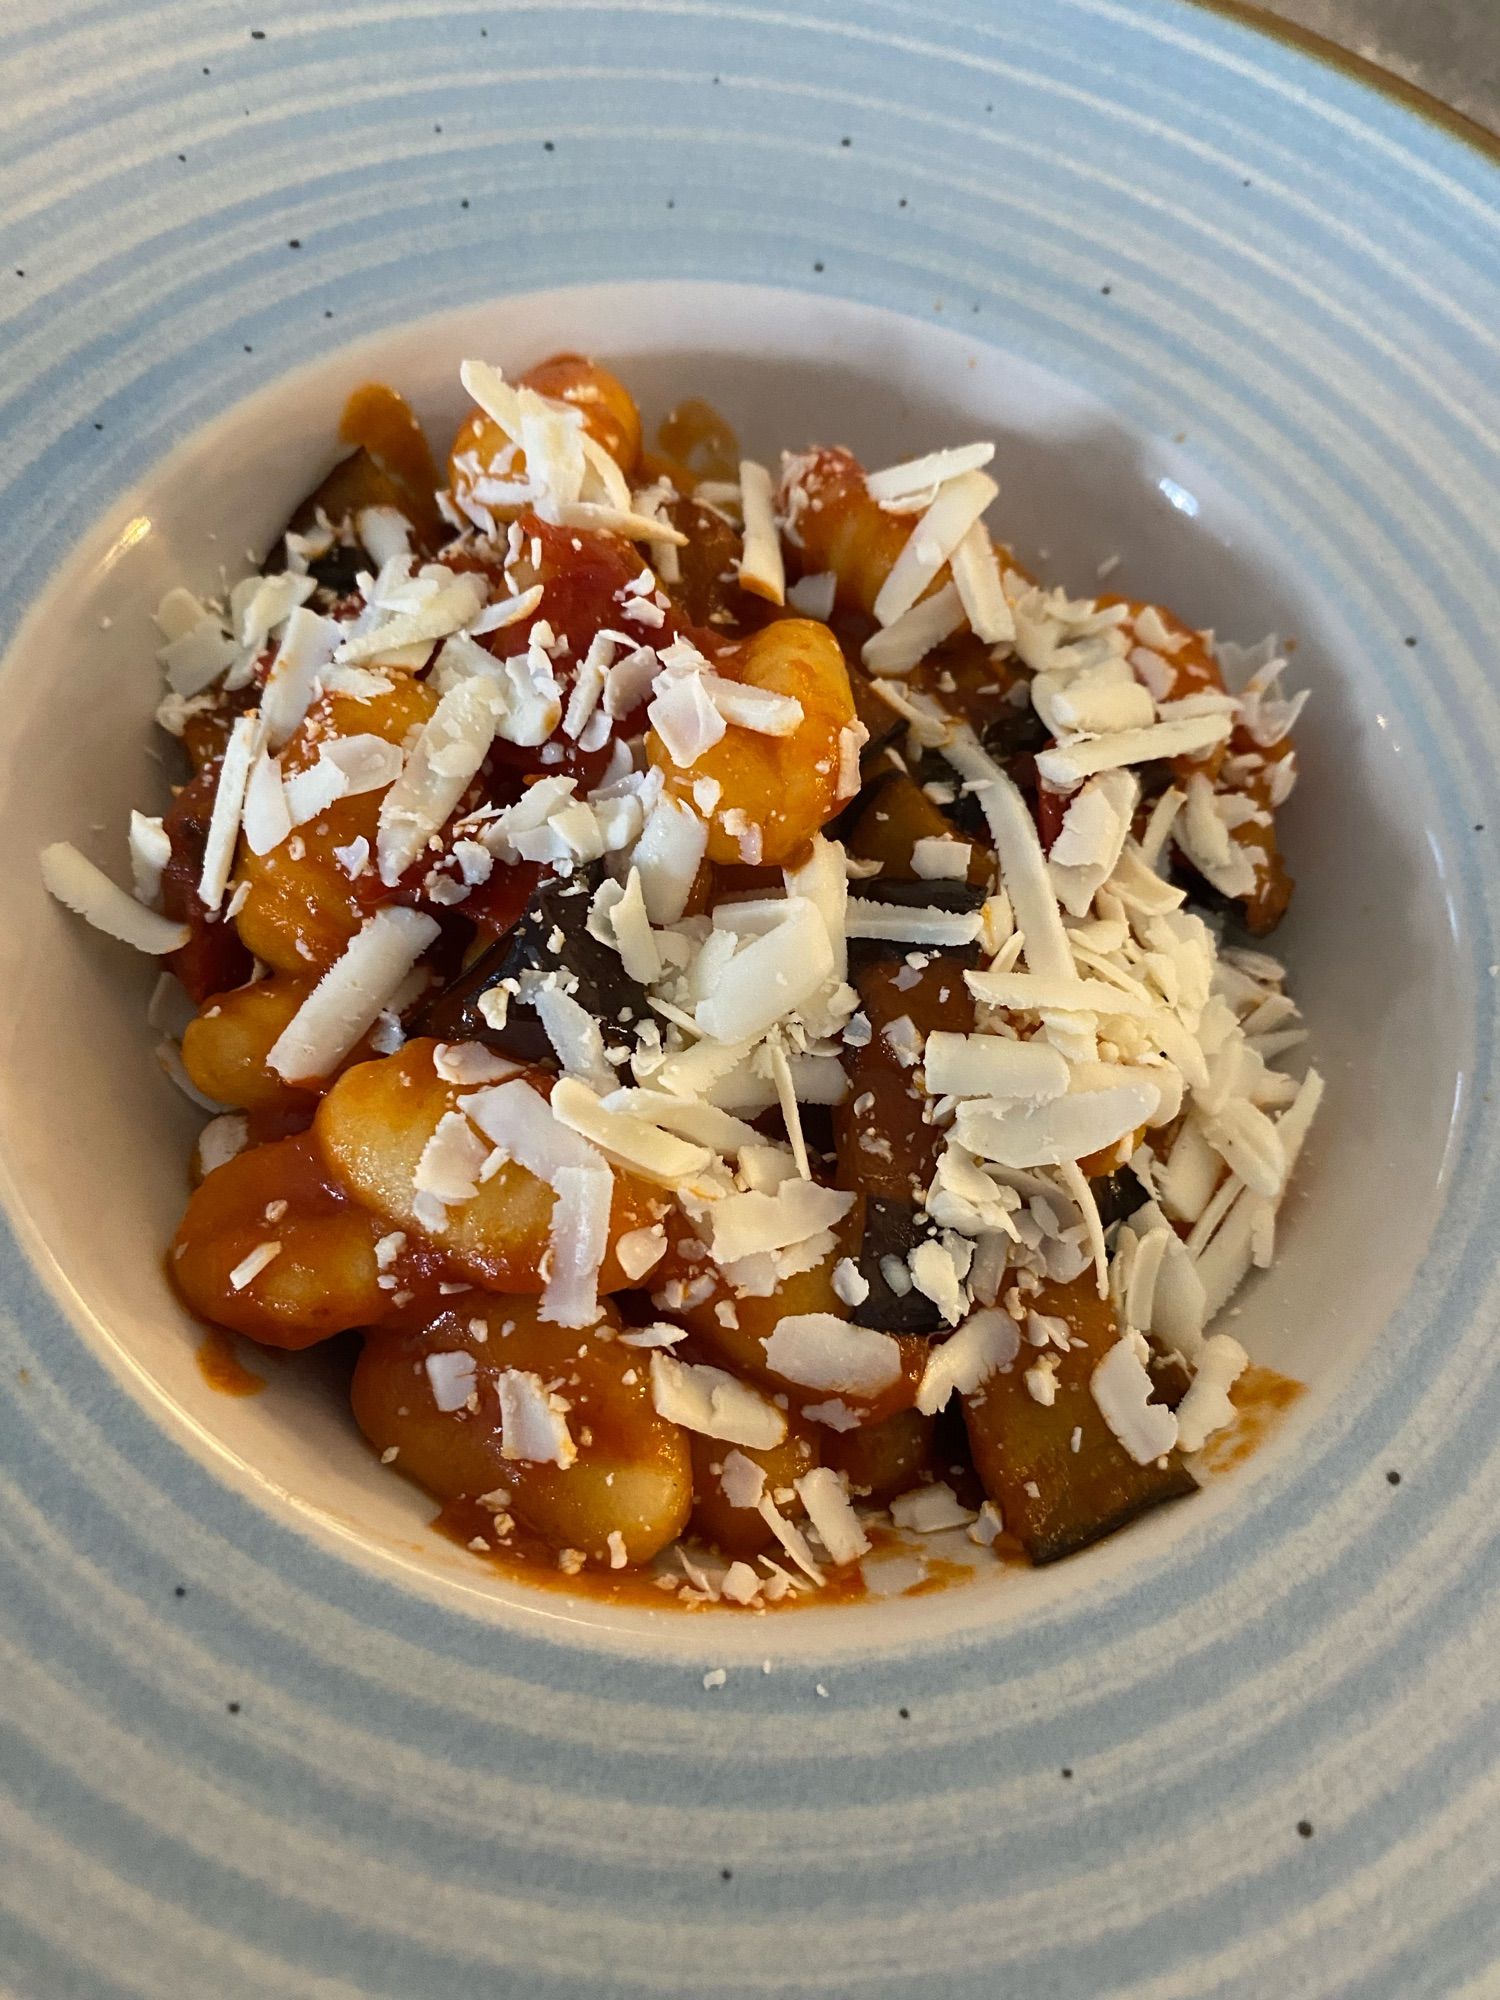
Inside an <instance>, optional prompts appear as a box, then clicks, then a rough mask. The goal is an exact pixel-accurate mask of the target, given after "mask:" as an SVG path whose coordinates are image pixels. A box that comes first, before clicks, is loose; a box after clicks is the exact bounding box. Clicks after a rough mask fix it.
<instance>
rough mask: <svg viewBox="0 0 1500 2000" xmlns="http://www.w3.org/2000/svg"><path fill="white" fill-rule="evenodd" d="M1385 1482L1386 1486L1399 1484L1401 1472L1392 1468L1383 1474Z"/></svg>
mask: <svg viewBox="0 0 1500 2000" xmlns="http://www.w3.org/2000/svg"><path fill="white" fill-rule="evenodd" d="M1385 1483H1386V1485H1387V1486H1399V1485H1400V1484H1401V1474H1400V1473H1399V1472H1397V1471H1395V1470H1394V1468H1393V1469H1392V1470H1391V1471H1390V1472H1388V1473H1387V1474H1386V1475H1385Z"/></svg>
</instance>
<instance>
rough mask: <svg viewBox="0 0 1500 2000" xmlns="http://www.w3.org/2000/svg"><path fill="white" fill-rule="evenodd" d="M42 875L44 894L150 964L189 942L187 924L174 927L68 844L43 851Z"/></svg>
mask: <svg viewBox="0 0 1500 2000" xmlns="http://www.w3.org/2000/svg"><path fill="white" fill-rule="evenodd" d="M41 871H42V883H43V886H44V887H45V888H46V890H47V893H48V894H49V895H51V896H54V897H56V899H57V901H58V902H59V903H61V904H63V905H64V907H65V908H67V909H69V910H71V911H72V912H73V913H74V915H75V916H79V917H82V918H83V919H84V920H85V921H86V922H87V923H90V924H92V925H93V927H94V929H95V930H96V931H103V932H104V934H105V936H106V937H112V938H117V939H118V940H119V941H120V943H121V944H128V945H133V946H134V947H135V949H136V950H137V951H144V952H148V953H150V955H151V956H152V957H154V958H160V957H161V956H162V955H163V954H164V953H166V952H169V951H180V950H181V949H182V947H183V945H185V944H186V943H187V941H188V936H189V932H188V927H187V925H186V924H174V923H172V922H171V921H170V920H169V919H168V918H166V917H163V916H158V915H157V913H156V911H155V910H148V909H147V908H146V906H145V905H144V903H138V902H137V901H136V899H135V897H134V896H129V895H127V894H126V892H125V891H124V890H123V889H122V888H120V886H119V885H118V883H115V882H111V881H110V879H109V877H108V876H107V875H106V874H105V873H104V872H103V870H102V869H99V868H96V867H95V866H94V864H93V862H92V861H89V860H88V859H86V857H85V856H83V855H82V854H80V853H79V852H78V849H77V848H76V847H72V846H70V845H69V844H68V843H67V842H66V841H54V842H53V844H52V845H51V846H50V847H44V848H43V849H42V853H41Z"/></svg>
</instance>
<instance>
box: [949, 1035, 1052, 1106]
mask: <svg viewBox="0 0 1500 2000" xmlns="http://www.w3.org/2000/svg"><path fill="white" fill-rule="evenodd" d="M923 1069H924V1071H925V1074H926V1077H927V1088H928V1090H929V1091H930V1092H931V1093H932V1094H933V1095H934V1096H938V1097H950V1096H951V1097H986V1098H1009V1097H1025V1098H1031V1099H1033V1100H1039V1099H1046V1098H1051V1097H1061V1096H1062V1094H1063V1093H1064V1091H1066V1089H1067V1088H1068V1065H1067V1062H1066V1061H1065V1060H1064V1058H1063V1057H1062V1056H1061V1055H1059V1054H1058V1052H1057V1050H1056V1049H1054V1048H1050V1047H1049V1046H1048V1045H1047V1043H1045V1042H1042V1041H1030V1042H1013V1041H1009V1040H1007V1039H1005V1038H1003V1037H1002V1036H999V1035H956V1034H949V1033H947V1032H945V1031H944V1030H942V1029H937V1030H935V1031H934V1032H933V1033H932V1034H930V1035H929V1036H928V1037H927V1043H926V1047H925V1049H924V1052H923Z"/></svg>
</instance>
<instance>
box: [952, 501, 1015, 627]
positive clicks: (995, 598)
mask: <svg viewBox="0 0 1500 2000" xmlns="http://www.w3.org/2000/svg"><path fill="white" fill-rule="evenodd" d="M949 567H950V568H951V570H952V572H953V581H954V584H955V586H956V587H957V590H958V595H959V600H960V602H961V603H962V605H963V608H964V615H965V617H966V618H967V619H968V621H969V629H970V630H971V631H972V632H973V634H974V636H975V638H976V639H983V640H984V642H985V644H986V645H989V646H996V645H1008V644H1009V643H1010V641H1011V640H1012V639H1014V638H1015V636H1016V621H1015V618H1014V617H1013V616H1012V613H1011V608H1010V600H1009V598H1007V596H1006V595H1005V588H1004V585H1003V584H1002V583H1001V581H1000V564H999V560H998V558H997V557H996V555H995V545H994V543H993V542H992V541H991V540H990V538H989V535H988V533H987V532H986V530H985V527H984V524H983V522H981V521H976V522H975V523H974V525H973V527H972V528H970V530H969V532H968V533H967V534H966V535H965V536H964V538H963V540H962V541H961V542H960V543H959V545H958V547H957V548H956V549H955V550H954V551H953V555H952V557H951V558H950V563H949Z"/></svg>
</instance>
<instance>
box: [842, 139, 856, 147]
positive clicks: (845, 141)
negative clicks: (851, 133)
mask: <svg viewBox="0 0 1500 2000" xmlns="http://www.w3.org/2000/svg"><path fill="white" fill-rule="evenodd" d="M839 144H840V145H841V146H852V145H853V144H854V141H853V140H852V139H840V140H839Z"/></svg>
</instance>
